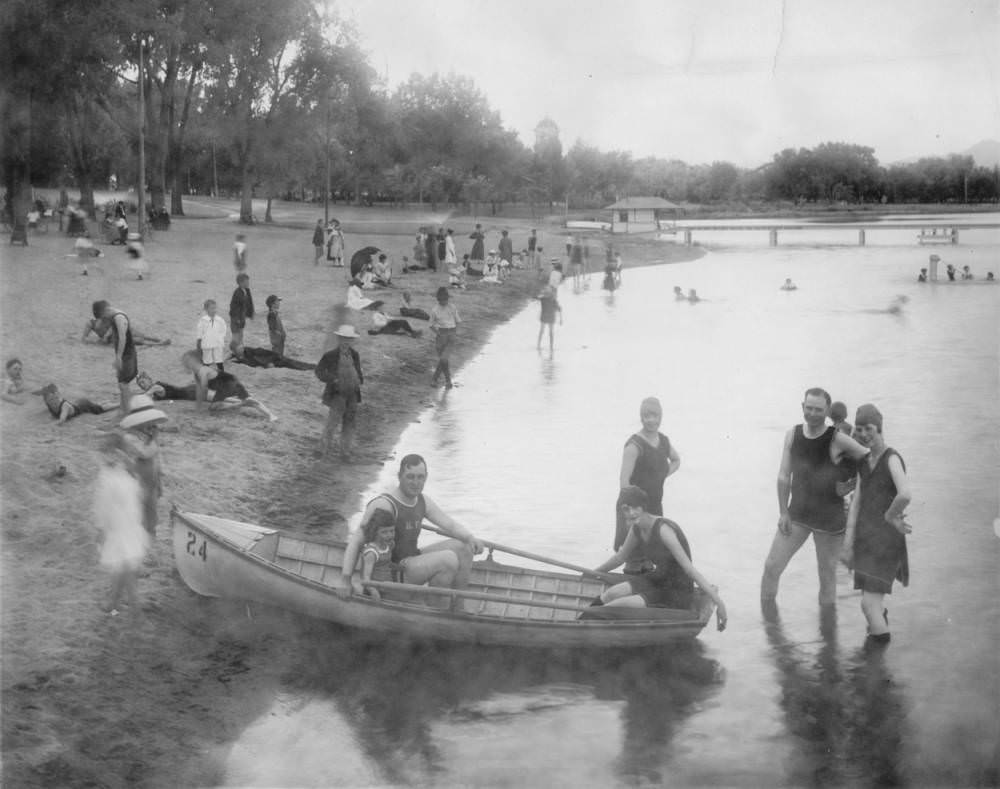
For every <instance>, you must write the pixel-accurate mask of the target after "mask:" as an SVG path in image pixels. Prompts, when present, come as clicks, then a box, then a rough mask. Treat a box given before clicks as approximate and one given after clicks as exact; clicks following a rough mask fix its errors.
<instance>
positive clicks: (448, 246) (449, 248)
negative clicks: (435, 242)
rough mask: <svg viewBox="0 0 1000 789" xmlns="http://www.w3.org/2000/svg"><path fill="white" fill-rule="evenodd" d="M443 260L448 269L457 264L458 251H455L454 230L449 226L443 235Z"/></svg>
mask: <svg viewBox="0 0 1000 789" xmlns="http://www.w3.org/2000/svg"><path fill="white" fill-rule="evenodd" d="M444 262H445V265H446V266H447V268H448V270H449V271H451V269H452V268H453V267H454V266H457V265H458V253H457V252H456V251H455V231H454V230H452V229H451V228H450V227H449V228H448V232H447V234H446V235H445V237H444Z"/></svg>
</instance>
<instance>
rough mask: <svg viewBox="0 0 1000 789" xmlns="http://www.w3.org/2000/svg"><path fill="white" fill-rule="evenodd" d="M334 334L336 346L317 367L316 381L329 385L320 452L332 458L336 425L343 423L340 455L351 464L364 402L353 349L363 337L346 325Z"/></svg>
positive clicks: (324, 392) (357, 358)
mask: <svg viewBox="0 0 1000 789" xmlns="http://www.w3.org/2000/svg"><path fill="white" fill-rule="evenodd" d="M334 334H335V335H336V336H337V346H336V347H335V348H333V349H332V350H329V351H327V352H326V353H325V354H323V357H322V358H321V359H320V360H319V364H317V365H316V377H317V378H319V380H321V381H323V383H325V384H326V387H325V388H324V389H323V404H324V405H325V406H326V407H327V408H328V409H329V413H328V415H327V418H326V425H325V426H324V427H323V435H322V437H321V438H320V442H319V449H320V454H322V455H327V454H329V452H330V450H331V449H332V448H333V436H334V433H336V432H337V423H338V422H340V454H341V457H342V458H343V459H344V460H350V459H351V452H352V450H353V448H354V428H355V423H356V421H357V413H358V403H360V402H361V385H362V384H363V383H364V381H365V379H364V375H363V374H362V372H361V357H360V356H359V355H358V352H357V351H356V350H355V349H354V348H353V347H352V346H353V345H354V341H355V340H356V339H357V338H358V337H359V336H360V335H358V332H357V330H356V329H355V328H354V327H353V326H351V325H350V324H347V323H345V324H343V325H341V326H339V327H338V328H337V330H336V331H335V332H334Z"/></svg>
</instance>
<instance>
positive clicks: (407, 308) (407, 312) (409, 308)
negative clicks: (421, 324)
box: [399, 290, 431, 321]
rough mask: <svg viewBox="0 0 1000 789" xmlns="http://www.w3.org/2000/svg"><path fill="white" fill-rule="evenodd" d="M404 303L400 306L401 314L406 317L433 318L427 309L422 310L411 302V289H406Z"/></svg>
mask: <svg viewBox="0 0 1000 789" xmlns="http://www.w3.org/2000/svg"><path fill="white" fill-rule="evenodd" d="M402 299H403V301H402V304H400V307H399V314H400V315H402V316H403V317H404V318H419V319H420V320H422V321H429V320H430V319H431V316H430V313H429V312H427V310H422V309H420V308H419V307H414V306H413V304H411V303H410V291H408V290H404V291H403V296H402Z"/></svg>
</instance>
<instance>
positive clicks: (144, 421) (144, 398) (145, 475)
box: [119, 395, 167, 542]
mask: <svg viewBox="0 0 1000 789" xmlns="http://www.w3.org/2000/svg"><path fill="white" fill-rule="evenodd" d="M166 421H167V415H166V414H165V413H163V412H162V411H160V410H159V409H157V408H154V407H153V399H152V398H151V397H150V396H149V395H136V396H135V397H133V398H132V413H131V414H129V415H128V416H127V417H125V418H124V419H123V420H122V421H121V422H120V423H119V427H121V429H122V430H124V431H126V433H125V440H126V446H127V451H128V454H129V457H131V459H132V465H133V468H134V469H135V477H136V479H137V480H138V481H139V488H140V489H141V491H142V526H143V528H144V529H145V530H146V532H147V533H148V534H149V539H150V542H152V541H153V540H155V539H156V525H157V523H158V522H159V516H158V514H157V511H156V508H157V505H158V504H159V502H160V497H161V496H162V495H163V478H162V475H163V469H162V462H161V460H160V444H159V442H158V441H157V435H158V433H159V425H160V424H161V423H163V422H166Z"/></svg>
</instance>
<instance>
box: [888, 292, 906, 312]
mask: <svg viewBox="0 0 1000 789" xmlns="http://www.w3.org/2000/svg"><path fill="white" fill-rule="evenodd" d="M909 301H910V299H909V297H908V296H903V295H902V294H900V295H899V296H896V298H894V299H893V300H892V303H891V304H890V305H889V306H888V307H886V310H885V311H886V312H888V313H889V314H890V315H902V314H903V307H904V306H906V304H907V303H908V302H909Z"/></svg>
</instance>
